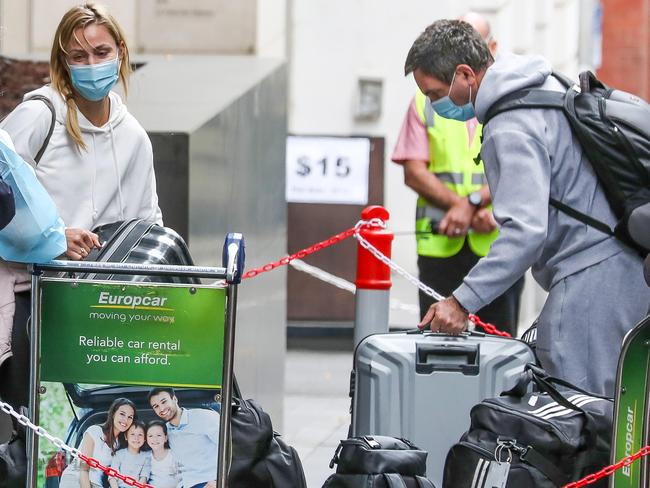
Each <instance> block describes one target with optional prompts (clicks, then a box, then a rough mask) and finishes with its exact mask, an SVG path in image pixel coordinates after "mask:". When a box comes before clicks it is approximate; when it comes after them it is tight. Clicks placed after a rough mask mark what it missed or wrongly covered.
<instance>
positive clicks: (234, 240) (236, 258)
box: [222, 232, 245, 285]
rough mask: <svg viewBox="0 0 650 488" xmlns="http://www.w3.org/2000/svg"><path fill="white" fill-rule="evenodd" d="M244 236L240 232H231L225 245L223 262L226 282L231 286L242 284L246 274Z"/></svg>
mask: <svg viewBox="0 0 650 488" xmlns="http://www.w3.org/2000/svg"><path fill="white" fill-rule="evenodd" d="M244 248H245V246H244V236H243V235H242V234H241V233H240V232H230V233H228V234H227V235H226V239H225V241H224V243H223V257H222V259H223V262H222V265H223V267H224V268H226V281H227V282H228V283H229V284H231V285H238V284H239V283H241V277H242V275H243V274H244V261H245V251H244Z"/></svg>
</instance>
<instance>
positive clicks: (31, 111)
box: [2, 2, 162, 259]
mask: <svg viewBox="0 0 650 488" xmlns="http://www.w3.org/2000/svg"><path fill="white" fill-rule="evenodd" d="M130 71H131V68H130V64H129V49H128V47H127V44H126V40H125V39H124V34H123V33H122V29H121V28H120V26H119V25H118V24H117V22H116V21H115V19H114V18H113V17H112V16H111V15H110V14H108V12H106V10H105V9H104V8H103V7H101V6H100V5H96V4H94V3H90V2H89V3H86V4H84V5H80V6H77V7H73V8H71V9H70V10H69V11H68V12H66V14H65V15H64V16H63V18H62V19H61V22H60V23H59V26H58V28H57V30H56V34H55V36H54V42H53V45H52V52H51V56H50V78H51V84H50V85H46V86H44V87H42V88H39V89H38V90H35V91H33V92H30V93H28V94H26V95H25V101H24V102H23V103H21V104H20V105H19V106H18V107H17V108H16V109H15V110H14V111H13V112H12V113H11V114H9V116H8V117H7V118H6V119H5V120H4V122H3V123H2V128H3V129H5V130H6V131H7V132H8V133H9V135H10V136H11V138H12V140H13V141H14V145H15V146H16V152H17V153H18V154H20V155H21V156H22V157H23V158H24V159H25V160H26V161H28V162H30V163H31V164H33V165H34V168H35V170H36V175H37V177H38V179H39V180H40V181H41V183H42V184H43V185H44V186H45V188H46V189H47V191H48V192H49V193H50V195H51V196H52V199H53V200H54V202H55V204H56V205H57V208H58V210H59V213H60V215H61V217H62V218H63V221H64V222H65V224H66V237H67V242H68V250H67V253H66V254H67V256H68V257H69V258H70V259H83V258H84V257H85V256H87V254H88V252H89V251H90V250H91V249H92V248H93V247H98V246H99V245H100V243H99V241H98V238H97V235H95V234H94V233H92V232H91V230H92V229H94V228H96V227H98V226H100V225H103V224H108V223H111V222H116V221H120V220H125V219H130V218H143V219H147V220H151V221H154V222H158V223H162V215H161V212H160V208H159V207H158V196H157V194H156V179H155V176H154V170H153V153H152V150H151V142H150V141H149V138H148V136H147V134H146V132H145V131H144V129H143V128H142V126H141V125H140V124H139V123H138V121H137V120H136V119H135V118H134V117H133V116H132V115H131V114H129V112H128V111H127V109H126V106H125V105H124V104H123V103H122V100H121V99H120V97H119V96H118V95H117V94H116V93H114V92H112V91H111V88H112V87H113V86H114V85H115V84H116V83H117V82H118V81H119V82H120V83H122V85H123V87H124V90H125V92H126V90H127V79H128V76H129V73H130ZM34 97H39V98H40V97H44V98H45V99H47V100H49V101H50V102H51V105H52V106H53V108H54V114H55V122H54V124H53V131H52V135H51V137H50V139H49V142H48V143H47V146H46V147H45V148H44V151H43V152H42V155H41V157H40V159H39V161H38V162H37V161H36V160H35V159H36V155H37V153H39V151H40V150H41V148H43V143H44V142H45V141H46V139H47V136H48V132H49V131H50V128H52V112H51V110H50V108H49V107H48V104H47V103H46V102H44V101H43V100H42V99H34Z"/></svg>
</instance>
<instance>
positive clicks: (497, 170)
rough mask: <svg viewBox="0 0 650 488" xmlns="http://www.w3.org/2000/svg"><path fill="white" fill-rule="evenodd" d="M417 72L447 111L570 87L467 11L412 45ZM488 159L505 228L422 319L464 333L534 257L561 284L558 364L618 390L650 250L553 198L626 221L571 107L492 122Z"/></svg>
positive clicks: (458, 114)
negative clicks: (475, 24)
mask: <svg viewBox="0 0 650 488" xmlns="http://www.w3.org/2000/svg"><path fill="white" fill-rule="evenodd" d="M405 72H406V74H409V73H413V76H414V78H415V81H416V83H417V85H418V87H419V88H420V90H422V92H423V93H424V94H425V95H427V96H428V97H429V99H430V100H431V102H432V105H433V108H434V110H436V111H437V112H438V113H439V114H440V115H442V116H446V117H448V118H455V119H456V120H464V119H465V118H466V117H471V116H474V114H476V117H477V118H478V120H479V122H483V120H485V116H486V114H487V112H488V110H489V109H490V107H491V106H492V105H493V104H494V103H495V102H496V101H498V100H499V99H501V98H502V97H504V96H506V95H508V94H511V93H513V92H515V91H518V90H521V89H525V88H543V89H545V90H557V91H562V92H563V91H564V88H563V87H562V85H561V84H560V83H559V82H558V81H557V80H556V79H555V78H554V77H552V76H550V75H551V66H550V64H549V63H548V62H547V61H546V60H545V59H543V58H541V57H537V56H516V55H512V54H502V55H501V56H499V58H498V59H497V60H496V61H495V60H494V59H493V58H492V56H491V55H490V52H489V50H488V48H487V46H486V45H485V42H484V41H483V40H482V39H481V37H480V36H479V35H478V34H477V33H476V31H475V30H474V29H472V27H471V26H470V25H469V24H467V23H465V22H462V21H457V20H439V21H437V22H435V23H433V24H432V25H431V26H429V27H428V28H427V29H426V30H425V31H424V32H423V33H422V34H421V35H420V37H419V38H418V39H417V40H416V41H415V42H414V44H413V46H412V47H411V50H410V51H409V53H408V56H407V59H406V64H405ZM481 156H482V158H483V162H484V164H485V173H486V176H487V180H488V184H489V188H490V192H491V194H492V201H493V205H494V217H495V219H496V220H497V223H498V224H499V228H500V233H499V237H498V238H497V240H496V241H494V243H493V244H492V247H491V249H490V252H489V253H488V255H487V256H485V257H484V258H482V259H481V260H480V261H479V262H478V263H477V264H476V266H475V267H474V268H473V269H472V270H471V271H470V272H469V274H468V275H467V277H466V278H465V280H464V281H463V283H462V284H461V285H460V286H459V287H458V288H457V289H456V290H454V292H453V293H452V295H451V296H449V297H448V298H447V299H445V300H443V301H441V302H438V303H435V304H433V305H432V306H431V308H430V309H429V311H428V312H427V314H426V315H425V317H424V319H423V320H422V322H421V323H420V327H426V326H427V325H428V326H430V327H431V329H432V330H433V331H442V332H447V333H452V334H454V333H459V332H461V331H463V330H464V329H465V327H466V326H467V315H468V312H469V313H471V312H474V311H476V310H479V309H480V308H482V307H483V306H485V305H486V304H487V303H490V302H491V301H492V300H493V299H494V298H495V297H497V296H499V295H500V294H502V293H503V292H504V291H506V290H507V289H508V288H510V287H511V286H512V285H513V283H515V281H517V279H519V278H520V277H521V276H522V275H523V274H524V273H525V271H526V270H527V269H528V268H529V267H532V272H533V276H534V278H535V280H536V281H537V282H538V283H539V284H540V285H541V286H542V287H543V288H544V289H545V290H547V291H548V292H549V294H548V298H547V300H546V303H545V305H544V308H543V309H542V312H541V314H540V316H539V321H538V336H537V352H538V356H539V359H540V361H541V362H542V365H543V366H544V367H545V368H546V369H547V371H548V372H549V373H551V374H552V375H554V376H559V377H561V378H564V379H566V380H569V381H571V382H573V383H575V384H576V385H578V386H581V387H583V388H586V389H588V390H590V391H593V392H595V393H601V394H607V395H613V394H614V383H615V376H616V365H617V359H618V355H619V352H620V346H621V343H622V340H623V337H624V335H625V333H626V332H627V331H628V330H630V329H631V328H632V327H633V326H634V325H635V324H636V323H637V322H638V321H639V320H640V319H641V318H643V317H644V316H645V313H646V312H647V310H648V304H649V303H650V290H649V289H648V287H647V286H645V284H644V280H643V270H642V260H641V258H640V257H639V255H638V254H636V253H635V252H634V251H633V250H632V249H630V248H628V247H627V246H625V245H624V244H622V243H621V242H620V241H618V240H616V239H614V238H612V237H610V236H608V235H606V234H603V233H601V232H600V231H598V230H596V229H594V228H592V227H589V226H587V225H585V224H583V223H582V222H579V221H577V220H575V219H573V218H571V217H569V216H568V215H566V214H564V213H562V212H559V211H558V210H557V209H555V208H554V207H551V206H549V198H551V197H552V198H555V199H557V200H559V201H561V202H563V203H565V204H566V205H568V206H570V207H573V208H575V209H576V210H578V211H580V212H583V213H585V214H587V215H590V216H592V217H594V218H596V219H598V220H601V221H603V222H605V223H607V224H608V225H610V226H612V227H613V226H614V224H615V223H616V218H615V216H614V215H613V213H612V211H611V209H610V206H609V204H608V203H607V200H606V198H605V195H604V193H603V190H602V188H601V185H600V183H599V182H598V180H597V179H596V176H595V174H594V171H593V169H592V168H591V166H590V164H589V162H588V161H587V159H586V157H585V156H584V154H583V152H582V150H581V148H580V144H579V143H578V141H577V139H576V138H575V137H574V135H573V133H572V131H571V127H570V126H569V123H568V121H567V119H566V118H565V116H564V115H563V113H562V112H561V111H559V110H553V109H518V110H512V111H509V112H504V113H501V114H499V115H497V116H495V117H494V118H493V119H492V120H491V121H490V123H489V124H488V125H486V127H485V128H484V131H483V146H482V149H481Z"/></svg>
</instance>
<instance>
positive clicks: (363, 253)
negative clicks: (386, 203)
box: [354, 205, 394, 346]
mask: <svg viewBox="0 0 650 488" xmlns="http://www.w3.org/2000/svg"><path fill="white" fill-rule="evenodd" d="M389 217H390V214H389V213H388V210H386V209H385V208H384V207H380V206H379V205H373V206H370V207H366V208H365V209H364V210H363V212H361V218H362V219H363V220H370V219H380V220H382V221H383V222H386V221H387V220H388V218H389ZM359 234H360V235H361V237H363V238H364V239H366V240H367V241H368V242H369V243H370V244H372V245H373V246H374V247H375V248H377V250H378V251H380V252H381V253H382V254H383V255H384V256H387V257H389V258H390V256H391V245H392V242H393V237H394V236H393V233H392V232H391V231H389V230H387V229H382V228H380V227H367V228H362V229H361V230H360V232H359ZM355 284H356V286H357V292H356V297H355V318H354V345H355V346H356V345H357V344H359V342H361V340H363V339H364V338H365V337H367V336H369V335H371V334H378V333H386V332H388V313H389V304H390V287H391V280H390V268H389V267H388V266H387V265H386V264H384V263H383V262H381V261H380V260H379V259H378V258H376V257H375V256H374V255H373V254H371V253H370V251H368V250H367V249H365V248H364V247H362V246H361V244H359V243H357V277H356V280H355Z"/></svg>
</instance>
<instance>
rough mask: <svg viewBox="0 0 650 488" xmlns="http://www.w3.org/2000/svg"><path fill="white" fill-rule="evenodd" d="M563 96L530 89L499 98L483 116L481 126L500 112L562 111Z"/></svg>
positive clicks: (560, 93)
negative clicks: (523, 110)
mask: <svg viewBox="0 0 650 488" xmlns="http://www.w3.org/2000/svg"><path fill="white" fill-rule="evenodd" d="M564 97H565V94H564V93H562V92H558V91H553V90H542V89H539V88H532V89H526V90H519V91H515V92H512V93H510V94H508V95H506V96H505V97H503V98H500V99H499V100H497V101H496V102H495V103H493V104H492V106H491V107H490V109H489V110H488V111H487V114H486V115H485V119H484V120H483V125H486V124H487V123H488V122H489V121H490V119H492V118H494V117H495V116H496V115H499V114H500V113H502V112H507V111H509V110H517V109H520V108H555V109H560V110H562V109H564Z"/></svg>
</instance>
